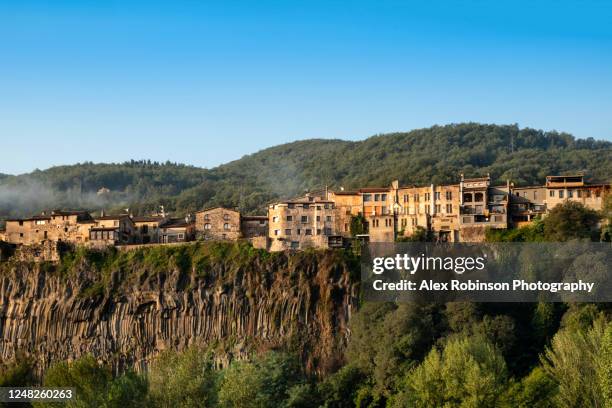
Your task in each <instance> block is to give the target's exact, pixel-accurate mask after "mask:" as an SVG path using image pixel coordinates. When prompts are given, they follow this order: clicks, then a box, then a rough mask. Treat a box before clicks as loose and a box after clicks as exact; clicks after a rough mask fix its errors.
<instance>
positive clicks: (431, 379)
mask: <svg viewBox="0 0 612 408" xmlns="http://www.w3.org/2000/svg"><path fill="white" fill-rule="evenodd" d="M506 385H507V370H506V363H505V361H504V358H503V357H502V355H501V353H500V351H499V350H498V349H497V348H496V347H495V346H494V345H493V344H492V343H491V342H490V341H489V340H487V339H486V338H485V337H484V336H458V337H453V338H450V339H449V340H448V342H447V343H446V345H445V346H444V348H443V349H442V351H438V350H437V349H435V348H434V349H432V351H431V352H430V353H429V354H428V355H427V357H426V358H425V360H424V361H423V362H422V363H421V364H420V365H419V366H417V367H416V368H415V369H413V370H411V371H410V372H409V373H408V375H407V376H406V378H405V380H404V382H403V384H402V388H401V391H400V392H399V393H398V394H397V395H396V396H395V397H394V398H393V399H392V406H394V407H408V406H410V407H443V406H449V407H450V406H461V407H492V406H496V405H497V403H498V401H499V400H500V396H501V395H502V393H503V392H504V390H505V387H506Z"/></svg>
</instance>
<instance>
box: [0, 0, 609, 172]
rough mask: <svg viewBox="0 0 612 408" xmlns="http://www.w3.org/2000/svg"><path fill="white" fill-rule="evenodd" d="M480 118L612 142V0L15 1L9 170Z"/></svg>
mask: <svg viewBox="0 0 612 408" xmlns="http://www.w3.org/2000/svg"><path fill="white" fill-rule="evenodd" d="M470 121H475V122H483V123H498V124H513V123H517V124H518V125H519V126H521V127H527V126H528V127H534V128H538V129H544V130H559V131H565V132H569V133H572V134H574V135H575V136H577V137H581V138H586V137H593V138H596V139H606V140H612V2H609V1H599V2H588V1H584V2H575V1H571V2H568V1H537V2H534V1H487V2H485V1H452V2H450V1H435V0H433V1H414V2H413V1H386V0H374V1H359V0H355V1H350V2H349V1H334V0H323V1H319V0H308V1H290V0H285V1H269V0H256V1H255V0H254V1H238V0H235V1H232V0H224V1H203V0H202V1H188V0H183V1H180V0H175V1H155V0H149V1H130V0H122V1H111V0H107V1H63V0H49V1H28V0H0V173H8V174H20V173H24V172H29V171H32V170H33V169H36V168H38V169H44V168H48V167H50V166H54V165H61V164H72V163H77V162H83V161H93V162H122V161H125V160H129V159H151V160H157V161H166V160H170V161H173V162H181V163H187V164H192V165H196V166H202V167H214V166H216V165H218V164H221V163H224V162H228V161H231V160H235V159H238V158H240V157H241V156H243V155H245V154H250V153H254V152H255V151H257V150H260V149H263V148H266V147H270V146H274V145H277V144H281V143H286V142H290V141H294V140H301V139H307V138H340V139H345V140H361V139H364V138H366V137H368V136H371V135H373V134H378V133H386V132H393V131H408V130H411V129H416V128H423V127H429V126H432V125H435V124H440V125H442V124H448V123H458V122H470Z"/></svg>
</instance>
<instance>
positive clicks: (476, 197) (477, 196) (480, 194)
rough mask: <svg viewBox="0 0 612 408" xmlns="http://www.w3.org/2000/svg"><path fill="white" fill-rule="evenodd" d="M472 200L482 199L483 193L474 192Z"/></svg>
mask: <svg viewBox="0 0 612 408" xmlns="http://www.w3.org/2000/svg"><path fill="white" fill-rule="evenodd" d="M474 201H476V202H480V201H484V194H482V193H476V194H474Z"/></svg>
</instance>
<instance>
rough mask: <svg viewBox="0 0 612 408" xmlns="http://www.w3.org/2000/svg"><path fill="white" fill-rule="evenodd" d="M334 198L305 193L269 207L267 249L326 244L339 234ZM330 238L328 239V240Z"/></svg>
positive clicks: (333, 243) (333, 240)
mask: <svg viewBox="0 0 612 408" xmlns="http://www.w3.org/2000/svg"><path fill="white" fill-rule="evenodd" d="M336 216H337V211H336V208H335V205H334V202H333V201H331V200H327V199H324V198H321V197H317V196H313V195H306V196H305V197H301V198H297V199H294V200H289V201H282V202H277V203H274V204H270V205H269V207H268V219H269V237H270V250H271V251H283V250H287V249H306V248H328V247H329V246H330V242H331V243H332V245H335V244H336V242H337V240H336V239H335V238H334V237H337V236H339V234H338V231H337V230H336V221H335V217H336ZM330 238H331V241H330Z"/></svg>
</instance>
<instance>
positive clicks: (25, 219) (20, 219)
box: [6, 215, 51, 222]
mask: <svg viewBox="0 0 612 408" xmlns="http://www.w3.org/2000/svg"><path fill="white" fill-rule="evenodd" d="M50 219H51V216H48V215H34V216H32V217H27V218H9V219H7V220H6V221H7V222H8V221H13V222H14V221H37V220H50Z"/></svg>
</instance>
